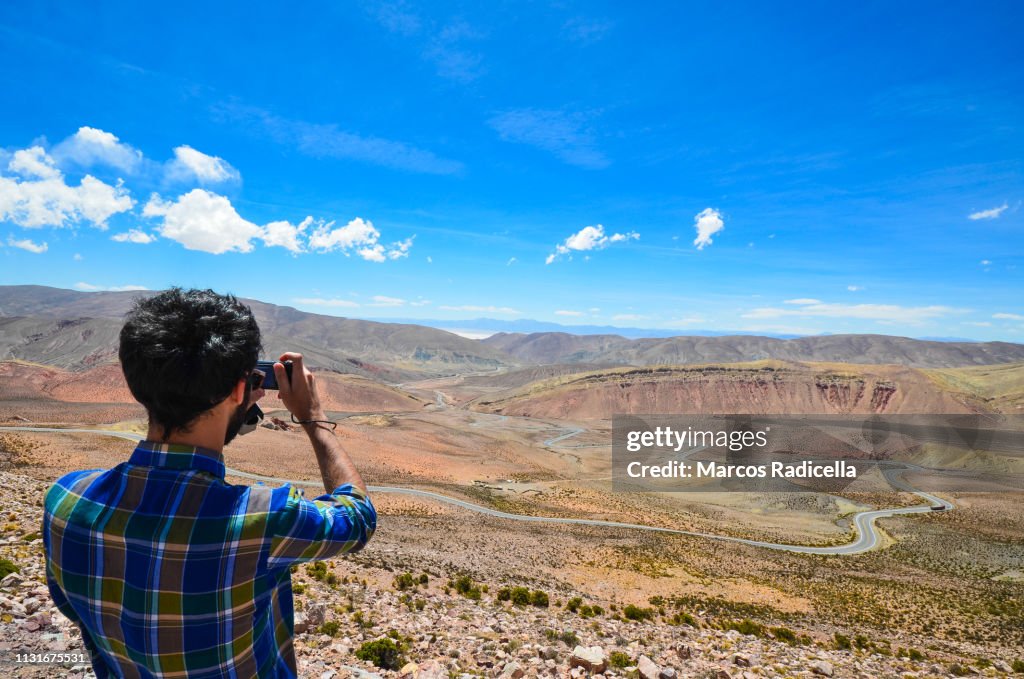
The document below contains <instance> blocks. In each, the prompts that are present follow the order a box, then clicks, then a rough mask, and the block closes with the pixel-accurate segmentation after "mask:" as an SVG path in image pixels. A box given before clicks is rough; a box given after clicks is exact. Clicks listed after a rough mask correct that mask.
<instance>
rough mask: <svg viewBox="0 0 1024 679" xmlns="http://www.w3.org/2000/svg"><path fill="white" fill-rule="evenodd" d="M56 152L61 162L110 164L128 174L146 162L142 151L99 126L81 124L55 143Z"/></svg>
mask: <svg viewBox="0 0 1024 679" xmlns="http://www.w3.org/2000/svg"><path fill="white" fill-rule="evenodd" d="M52 153H53V157H54V158H56V159H57V161H58V162H59V163H61V164H64V163H72V164H75V165H78V166H80V167H92V166H93V165H108V166H110V167H113V168H116V169H118V170H121V171H122V172H125V173H127V174H135V173H136V172H139V171H140V170H141V168H142V167H143V165H144V163H145V159H144V158H143V156H142V152H141V151H139V150H138V149H136V148H134V147H132V146H131V145H129V144H125V143H124V142H122V141H121V140H120V139H118V138H117V137H116V136H115V135H113V134H111V133H110V132H105V131H104V130H98V129H96V128H95V127H80V128H78V132H75V133H74V134H73V135H71V136H70V137H68V138H67V139H65V140H64V141H62V142H60V143H59V144H57V145H56V146H55V147H53V152H52Z"/></svg>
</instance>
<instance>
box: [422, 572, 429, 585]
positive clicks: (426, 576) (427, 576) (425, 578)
mask: <svg viewBox="0 0 1024 679" xmlns="http://www.w3.org/2000/svg"><path fill="white" fill-rule="evenodd" d="M428 582H430V576H429V575H427V574H426V573H420V584H421V585H425V584H427V583H428Z"/></svg>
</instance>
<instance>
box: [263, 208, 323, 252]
mask: <svg viewBox="0 0 1024 679" xmlns="http://www.w3.org/2000/svg"><path fill="white" fill-rule="evenodd" d="M312 223H313V218H312V217H306V218H305V219H303V220H302V221H301V222H299V223H298V224H292V223H291V222H288V221H283V220H282V221H277V222H270V223H269V224H267V225H266V226H264V227H263V235H262V236H260V238H261V239H262V240H263V244H264V245H266V246H268V247H273V246H277V247H282V248H284V249H286V250H289V251H291V252H292V253H293V254H299V253H300V252H303V251H304V248H303V246H302V242H301V241H300V240H299V237H300V236H302V234H303V233H304V232H305V231H306V229H308V228H309V226H310V225H311V224H312Z"/></svg>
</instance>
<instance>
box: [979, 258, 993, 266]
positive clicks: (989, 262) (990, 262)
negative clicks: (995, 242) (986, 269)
mask: <svg viewBox="0 0 1024 679" xmlns="http://www.w3.org/2000/svg"><path fill="white" fill-rule="evenodd" d="M978 264H981V265H982V266H989V265H990V264H992V260H990V259H983V260H981V261H980V262H978Z"/></svg>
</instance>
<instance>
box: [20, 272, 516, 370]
mask: <svg viewBox="0 0 1024 679" xmlns="http://www.w3.org/2000/svg"><path fill="white" fill-rule="evenodd" d="M151 294H154V293H152V292H88V293H87V292H76V291H72V290H60V289H57V288H47V287H43V286H36V285H21V286H0V359H3V358H14V359H20V360H24V361H29V362H34V363H45V364H47V365H55V366H59V367H62V368H69V369H75V370H79V369H84V368H88V367H90V366H92V365H98V364H100V363H103V362H110V361H112V360H114V357H115V356H116V353H117V333H118V332H119V329H120V322H119V321H120V319H121V318H122V317H123V315H124V313H125V312H126V311H127V310H128V308H129V307H130V305H131V303H132V300H133V299H135V298H136V297H138V296H140V295H151ZM244 301H245V302H246V303H247V304H249V305H250V306H251V307H252V310H253V313H254V314H255V315H256V318H257V320H258V321H259V324H260V329H261V331H262V332H263V344H264V347H265V350H266V355H268V356H277V355H280V353H281V352H283V351H285V350H292V351H301V352H303V353H304V354H306V355H308V356H309V357H310V361H311V363H312V364H313V365H317V366H320V367H323V368H329V369H331V370H335V371H338V372H345V373H351V374H357V375H363V376H366V377H372V378H375V379H381V380H385V381H390V382H400V381H403V380H404V379H407V378H411V377H415V376H422V374H423V373H428V374H450V373H454V372H460V371H470V370H480V369H487V368H494V367H498V366H501V365H505V364H508V363H509V360H508V357H507V356H506V355H505V354H503V353H502V352H501V351H499V350H497V349H494V348H493V347H489V346H486V345H482V344H480V343H479V342H477V341H475V340H471V339H467V338H465V337H460V336H459V335H455V334H453V333H450V332H446V331H444V330H437V329H435V328H428V327H424V326H419V325H410V324H403V323H378V322H375V321H364V320H359V319H352V318H338V317H335V316H324V315H320V314H311V313H306V312H303V311H299V310H297V309H293V308H291V307H284V306H277V305H274V304H267V303H265V302H260V301H258V300H248V299H247V300H244ZM112 319H116V320H117V322H113V323H112V322H111V320H112Z"/></svg>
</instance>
